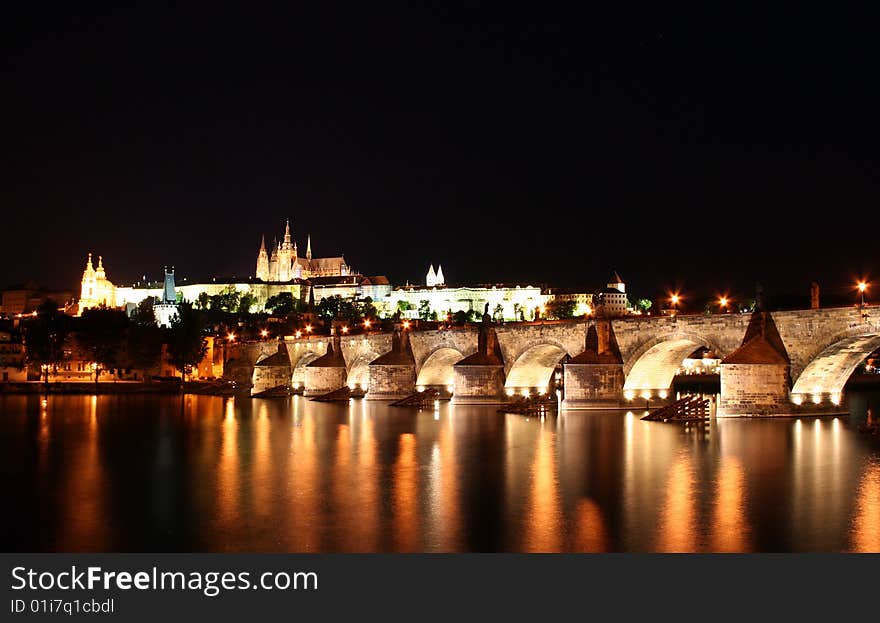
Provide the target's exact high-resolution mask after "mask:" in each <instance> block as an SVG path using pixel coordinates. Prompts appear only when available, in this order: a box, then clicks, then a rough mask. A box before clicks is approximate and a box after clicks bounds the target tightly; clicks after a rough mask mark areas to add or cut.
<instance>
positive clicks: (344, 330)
mask: <svg viewBox="0 0 880 623" xmlns="http://www.w3.org/2000/svg"><path fill="white" fill-rule="evenodd" d="M342 332H343V333H348V326H347V325H342Z"/></svg>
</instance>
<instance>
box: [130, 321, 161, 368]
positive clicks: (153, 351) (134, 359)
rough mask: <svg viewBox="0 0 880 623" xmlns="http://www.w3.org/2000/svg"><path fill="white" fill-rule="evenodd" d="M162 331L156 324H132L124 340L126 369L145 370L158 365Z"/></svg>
mask: <svg viewBox="0 0 880 623" xmlns="http://www.w3.org/2000/svg"><path fill="white" fill-rule="evenodd" d="M162 337H163V334H162V329H160V328H159V327H158V326H157V325H156V323H155V322H154V323H152V324H136V323H135V324H132V325H131V326H130V327H129V328H128V332H127V333H126V338H125V363H126V367H129V368H134V369H136V370H141V371H143V372H144V373H145V374H146V371H147V370H150V369H152V368H155V367H157V366H158V365H159V363H160V360H161V356H162Z"/></svg>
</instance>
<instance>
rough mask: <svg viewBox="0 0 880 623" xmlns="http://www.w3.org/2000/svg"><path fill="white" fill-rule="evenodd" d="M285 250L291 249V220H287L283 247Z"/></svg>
mask: <svg viewBox="0 0 880 623" xmlns="http://www.w3.org/2000/svg"><path fill="white" fill-rule="evenodd" d="M281 248H283V249H290V248H291V245H290V219H287V220H286V221H285V224H284V243H283V244H282V245H281Z"/></svg>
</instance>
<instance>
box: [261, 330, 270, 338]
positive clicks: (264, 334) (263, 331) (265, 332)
mask: <svg viewBox="0 0 880 623" xmlns="http://www.w3.org/2000/svg"><path fill="white" fill-rule="evenodd" d="M260 335H262V336H263V337H269V332H268V331H267V330H266V329H263V330H262V331H260Z"/></svg>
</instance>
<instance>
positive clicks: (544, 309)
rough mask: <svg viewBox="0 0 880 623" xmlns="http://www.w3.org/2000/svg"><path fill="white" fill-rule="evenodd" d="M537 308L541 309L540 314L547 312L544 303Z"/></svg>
mask: <svg viewBox="0 0 880 623" xmlns="http://www.w3.org/2000/svg"><path fill="white" fill-rule="evenodd" d="M539 309H540V310H541V315H542V316H543V315H544V314H545V313H546V312H547V308H546V307H545V306H544V305H541V307H540V308H539Z"/></svg>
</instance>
